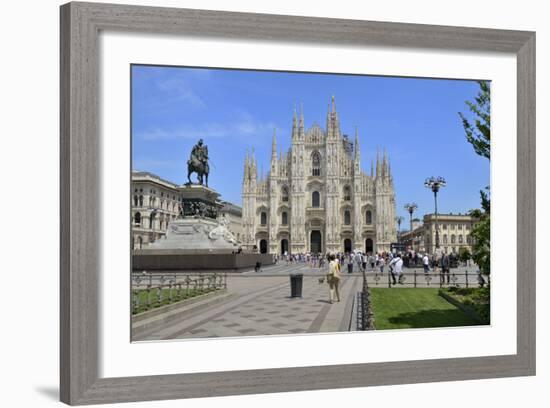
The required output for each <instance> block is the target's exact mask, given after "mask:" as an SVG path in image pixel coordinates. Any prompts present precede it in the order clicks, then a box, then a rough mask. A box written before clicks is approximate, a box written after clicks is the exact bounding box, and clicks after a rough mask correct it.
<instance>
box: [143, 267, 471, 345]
mask: <svg viewBox="0 0 550 408" xmlns="http://www.w3.org/2000/svg"><path fill="white" fill-rule="evenodd" d="M466 270H468V272H469V273H471V274H472V275H471V276H470V277H469V278H468V279H469V284H470V285H472V284H473V285H474V286H475V285H476V284H477V278H476V275H475V272H476V271H475V269H473V268H463V267H462V268H456V269H453V270H452V274H454V275H455V276H456V283H458V284H459V285H461V286H463V285H464V284H465V276H464V273H465V272H466ZM415 271H416V273H417V277H416V287H420V288H421V287H438V286H439V276H438V275H434V274H433V273H430V274H429V276H430V277H431V279H426V278H425V275H424V272H423V271H422V269H420V268H417V269H406V268H405V269H404V273H405V276H406V279H405V282H404V285H397V286H400V287H413V286H414V275H412V274H413V273H414V272H415ZM292 273H301V274H303V275H304V276H303V289H302V297H295V298H292V297H291V296H290V278H289V275H290V274H292ZM326 273H327V268H326V267H325V268H322V269H319V268H312V267H310V266H309V265H307V264H305V263H295V264H287V263H286V262H281V263H279V264H277V265H272V266H268V267H264V268H262V269H261V271H259V272H255V271H253V270H250V271H245V272H243V273H238V274H237V273H236V274H228V277H227V292H226V293H225V294H223V295H220V296H215V297H210V298H207V299H204V300H202V301H198V302H195V303H193V304H190V305H188V306H185V307H184V308H183V309H184V313H182V314H181V316H180V317H178V318H174V319H172V320H170V321H169V322H167V323H163V324H160V325H159V324H157V325H152V327H151V328H148V329H146V330H140V331H139V333H137V334H135V335H134V336H133V340H135V341H140V340H168V339H182V338H206V337H209V338H211V337H236V336H261V335H277V334H299V333H320V332H337V331H354V330H356V329H357V327H356V324H357V323H356V314H357V310H356V307H357V305H356V297H357V293H358V292H359V291H361V286H362V282H363V274H362V272H361V271H359V269H358V268H357V267H356V268H355V269H354V271H353V273H351V274H348V273H347V268H344V269H343V271H342V281H341V285H340V297H341V301H340V302H336V303H334V304H330V303H329V288H328V285H327V283H326V280H323V282H321V281H320V280H322V279H324V277H325V275H326ZM366 276H367V281H368V283H369V286H371V287H388V273H387V272H385V273H383V274H379V273H378V274H377V273H375V272H373V271H372V270H370V268H368V269H367V273H366ZM452 276H453V275H451V277H452Z"/></svg>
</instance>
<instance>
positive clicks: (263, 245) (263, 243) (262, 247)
mask: <svg viewBox="0 0 550 408" xmlns="http://www.w3.org/2000/svg"><path fill="white" fill-rule="evenodd" d="M260 254H267V240H265V239H262V240H260Z"/></svg>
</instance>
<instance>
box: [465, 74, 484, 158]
mask: <svg viewBox="0 0 550 408" xmlns="http://www.w3.org/2000/svg"><path fill="white" fill-rule="evenodd" d="M478 84H479V92H478V94H477V96H476V97H475V102H472V101H466V105H468V107H469V108H470V111H471V112H472V113H473V114H474V116H475V121H474V122H473V123H471V122H470V121H469V120H468V119H467V118H466V116H465V115H464V114H463V113H461V112H459V113H458V114H459V116H460V118H461V119H462V126H463V127H464V132H465V133H466V139H467V140H468V142H469V143H470V144H471V145H472V146H473V148H474V150H475V152H476V153H477V154H479V155H480V156H483V157H486V158H487V159H490V158H491V90H490V85H489V82H486V81H478Z"/></svg>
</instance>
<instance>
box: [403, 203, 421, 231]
mask: <svg viewBox="0 0 550 408" xmlns="http://www.w3.org/2000/svg"><path fill="white" fill-rule="evenodd" d="M417 208H418V204H416V203H407V204H405V210H407V211H408V213H409V222H410V226H411V227H410V230H411V232H412V230H413V213H414V212H415V210H416V209H417Z"/></svg>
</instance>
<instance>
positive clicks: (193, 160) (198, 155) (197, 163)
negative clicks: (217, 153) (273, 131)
mask: <svg viewBox="0 0 550 408" xmlns="http://www.w3.org/2000/svg"><path fill="white" fill-rule="evenodd" d="M187 167H188V175H187V178H188V179H189V183H191V179H190V178H189V176H190V175H191V173H192V172H196V173H197V176H198V181H199V184H202V181H203V176H204V175H206V186H208V172H209V167H208V147H207V146H206V145H204V143H203V140H202V139H200V140H199V142H198V143H197V144H196V145H195V146H193V150H191V157H190V158H189V161H188V162H187Z"/></svg>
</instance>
